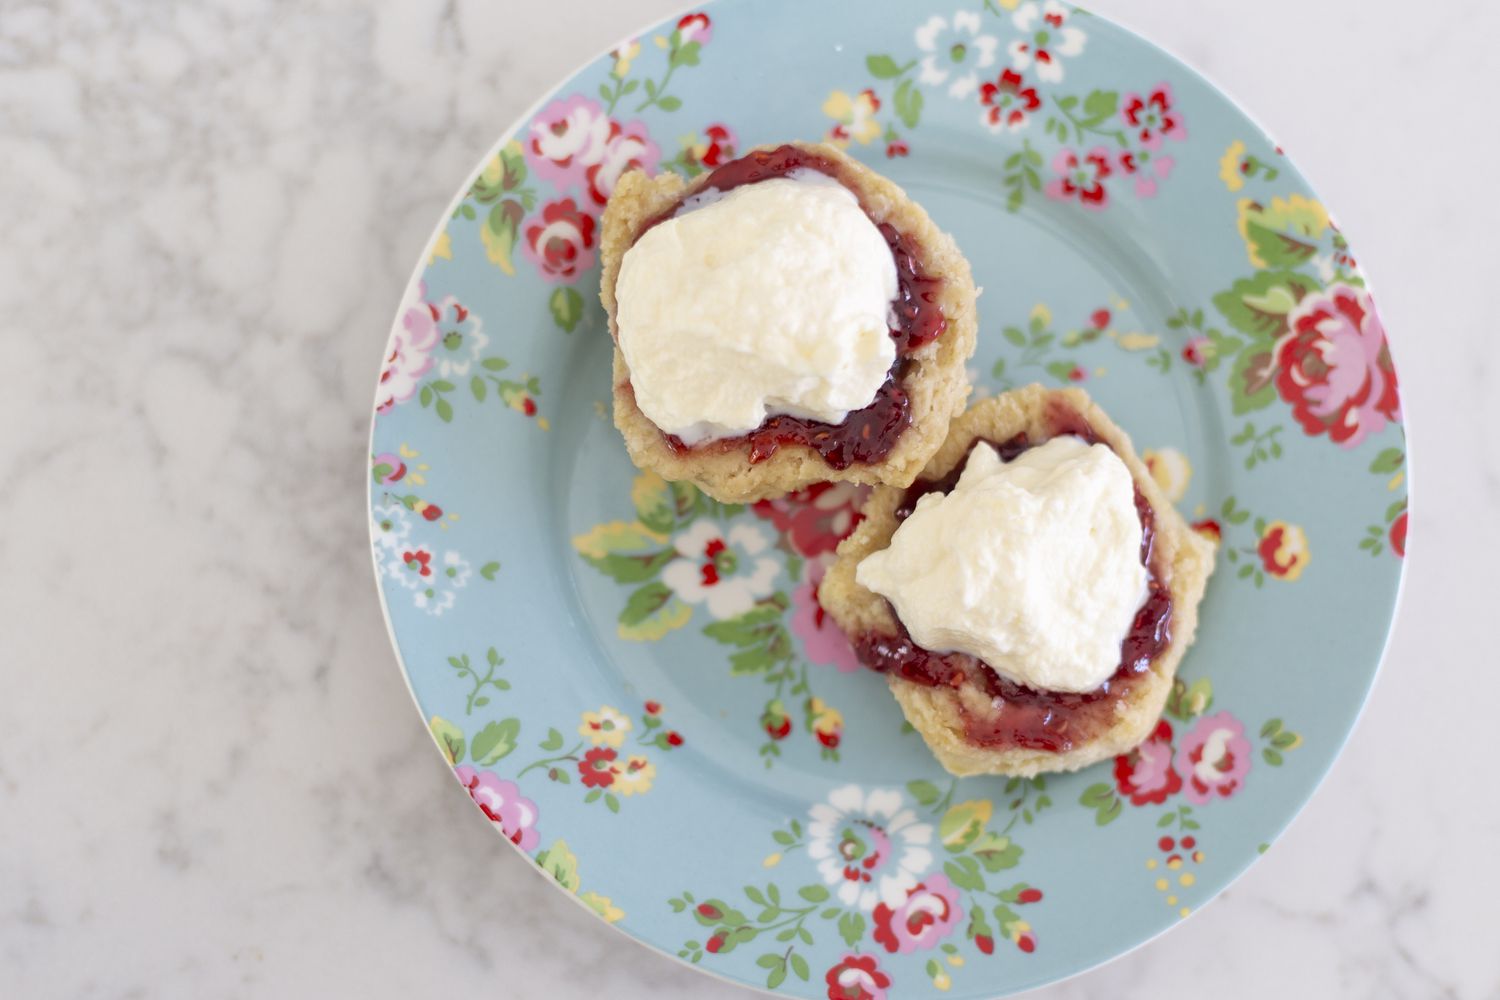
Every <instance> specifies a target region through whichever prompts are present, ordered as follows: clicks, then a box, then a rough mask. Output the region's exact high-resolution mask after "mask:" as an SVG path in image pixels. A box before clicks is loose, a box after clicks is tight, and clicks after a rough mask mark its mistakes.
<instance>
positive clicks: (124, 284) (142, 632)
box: [0, 0, 1500, 1000]
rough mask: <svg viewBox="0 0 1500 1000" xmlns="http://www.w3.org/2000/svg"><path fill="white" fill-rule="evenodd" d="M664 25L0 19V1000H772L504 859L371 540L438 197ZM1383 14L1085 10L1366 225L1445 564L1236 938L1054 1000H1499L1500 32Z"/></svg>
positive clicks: (1446, 12) (1448, 17)
mask: <svg viewBox="0 0 1500 1000" xmlns="http://www.w3.org/2000/svg"><path fill="white" fill-rule="evenodd" d="M678 6H679V3H678V0H613V2H608V3H605V2H599V0H554V2H552V3H548V4H522V3H509V4H503V5H502V4H486V3H479V2H475V0H448V2H446V3H442V4H438V3H413V2H405V0H382V2H378V3H364V2H360V0H313V2H308V3H303V4H297V5H295V6H293V7H291V8H284V7H279V6H275V5H273V4H271V3H269V2H262V0H203V2H197V3H191V4H179V5H175V9H173V7H172V5H164V4H156V5H127V4H123V3H118V2H103V3H99V2H89V0H77V2H74V0H48V2H44V3H36V4H32V5H27V4H26V3H25V2H24V0H8V2H6V3H5V4H3V5H0V149H3V155H0V232H3V233H4V234H5V238H4V250H3V251H0V253H3V256H4V261H5V266H3V267H0V314H3V315H4V316H5V317H6V322H5V327H4V334H3V338H0V358H3V359H4V367H5V371H6V372H8V373H9V374H8V376H7V378H8V379H9V382H8V384H7V386H6V389H5V391H4V392H0V427H3V428H4V433H3V435H0V468H3V470H4V475H3V476H0V519H3V522H4V524H5V525H6V528H5V530H4V531H3V532H0V622H3V625H0V677H3V678H4V688H3V697H0V995H4V996H7V997H146V996H150V997H176V996H181V997H193V998H202V997H216V998H239V997H303V996H317V995H329V996H360V997H364V998H370V1000H374V998H384V997H406V996H416V995H430V994H433V993H441V994H442V995H446V996H458V995H495V996H501V995H503V996H524V997H548V998H567V997H580V998H582V997H597V996H606V995H607V996H614V997H622V998H633V997H646V996H651V997H720V996H722V997H745V996H749V995H750V994H748V993H746V992H745V991H743V990H739V989H737V988H733V987H730V986H727V985H724V984H722V983H719V982H715V981H713V980H710V979H707V978H704V977H702V976H699V975H697V974H694V973H692V972H690V971H688V970H686V969H684V968H682V967H680V966H678V965H676V964H674V963H673V962H671V961H669V960H667V959H665V958H662V957H659V956H657V955H654V954H652V953H650V952H648V951H646V950H645V949H642V948H640V947H638V946H636V945H634V944H633V943H631V942H630V941H629V940H627V939H626V938H625V937H623V936H621V935H619V934H616V933H614V932H613V931H610V930H608V929H606V928H605V927H604V926H603V925H601V924H599V923H598V922H596V921H595V920H594V919H593V918H592V917H590V916H588V915H587V914H586V913H585V912H584V911H583V910H582V909H581V908H580V907H577V906H575V905H574V904H573V903H571V902H569V901H568V900H566V899H565V898H564V897H563V896H562V895H561V894H559V893H557V892H555V891H553V890H552V889H551V888H550V887H549V886H548V885H547V884H546V882H545V881H544V880H543V879H542V878H539V877H538V876H537V875H536V874H535V873H534V872H533V871H532V870H530V866H529V865H527V864H526V863H525V862H524V861H523V860H522V859H521V858H520V857H518V856H516V855H514V854H512V853H511V852H510V851H508V850H502V849H500V847H499V846H498V842H497V841H496V840H495V839H494V835H493V834H492V833H491V832H490V831H489V830H488V829H486V828H485V825H484V824H482V823H480V822H476V821H474V816H473V814H472V811H471V806H470V805H469V804H468V803H467V802H466V801H464V799H463V797H462V796H459V795H455V794H453V789H452V787H451V785H450V784H449V782H448V780H447V778H446V776H445V775H444V771H443V764H442V761H441V760H440V759H439V757H438V755H437V754H434V753H432V752H431V750H430V748H429V747H428V746H427V745H426V743H427V740H428V737H427V735H426V733H425V732H424V731H423V729H422V727H421V725H420V724H419V722H418V720H417V718H416V716H415V715H414V713H413V712H412V710H411V703H410V700H409V698H408V696H407V692H406V688H405V686H404V685H403V684H402V683H401V680H400V677H399V675H398V673H397V671H396V667H395V664H394V661H393V657H392V654H391V651H390V649H389V647H388V645H387V640H386V633H385V628H384V625H383V624H382V621H381V616H380V610H379V607H378V605H377V601H376V597H375V591H374V587H373V586H372V583H371V579H370V569H369V558H368V555H367V551H366V550H367V542H366V538H365V533H366V529H365V522H364V517H363V513H362V511H363V503H364V496H365V479H366V477H367V473H366V468H365V458H364V451H365V441H366V435H367V433H368V425H369V415H368V408H369V400H370V391H371V388H370V387H371V379H372V377H373V374H374V370H375V355H374V353H373V352H374V351H376V350H378V344H379V342H380V340H381V338H383V337H384V333H385V330H386V329H387V326H388V324H389V321H390V317H391V315H392V311H393V309H394V306H395V304H396V299H397V297H398V295H399V293H400V290H401V288H402V286H403V284H404V282H405V280H406V277H407V275H408V273H409V271H410V268H411V266H412V263H413V261H414V260H415V259H416V257H417V255H418V253H419V251H420V250H421V248H422V245H423V242H424V241H425V239H426V238H427V235H428V233H429V231H430V229H431V226H432V224H433V220H434V219H435V218H436V217H437V216H438V214H439V213H440V212H441V211H442V210H443V207H444V205H445V204H446V203H447V201H448V198H449V196H450V194H451V192H452V189H453V187H454V186H455V184H456V183H457V182H458V181H459V179H460V178H462V177H463V176H464V174H465V172H466V171H468V170H469V169H470V167H471V166H472V165H473V163H474V162H475V161H476V159H477V157H478V156H479V155H480V153H481V152H482V151H483V150H484V149H486V148H487V147H488V146H489V144H490V143H491V142H492V141H493V139H494V138H495V136H497V135H498V134H499V133H500V132H501V131H502V130H503V129H504V127H505V126H506V125H507V124H508V123H509V122H510V121H511V119H512V118H514V117H515V116H517V115H518V114H519V113H520V112H521V111H522V110H523V109H524V108H526V107H527V106H528V105H529V104H530V103H531V102H532V101H533V100H534V99H535V98H536V97H537V96H538V95H539V94H540V93H542V92H543V91H544V90H545V89H546V88H548V87H549V86H550V85H551V84H553V83H554V82H555V81H556V80H558V79H560V78H561V77H562V76H563V75H565V74H566V73H568V72H570V71H571V70H572V69H573V68H574V67H575V66H577V65H578V64H580V63H581V62H583V61H584V60H585V59H586V58H588V57H590V56H592V55H593V54H594V53H596V52H598V51H601V50H603V49H604V48H607V47H608V46H609V45H610V44H611V43H612V42H613V41H615V40H616V39H617V38H618V37H620V36H623V35H624V34H626V33H627V32H628V31H629V30H630V29H632V28H635V27H638V26H639V25H640V24H641V23H644V22H646V21H648V20H650V19H654V18H657V17H660V16H663V15H665V14H667V13H670V12H672V11H673V10H674V9H675V8H677V7H678ZM1388 7H1389V9H1388V10H1386V12H1384V13H1377V12H1376V9H1375V7H1374V6H1372V5H1371V4H1369V3H1365V2H1360V0H1328V2H1323V3H1317V4H1307V3H1301V2H1298V0H1263V2H1261V3H1257V4H1254V5H1237V6H1235V7H1234V9H1233V10H1231V8H1230V6H1229V5H1225V6H1223V7H1222V8H1217V9H1215V10H1214V11H1213V13H1212V14H1210V13H1208V11H1209V8H1207V7H1205V6H1204V5H1203V4H1199V3H1191V2H1189V0H1171V2H1167V3H1162V2H1151V3H1147V2H1146V0H1099V2H1098V4H1097V9H1098V10H1099V11H1100V12H1101V13H1105V14H1109V15H1112V16H1115V17H1117V18H1119V19H1121V20H1123V21H1124V22H1125V23H1127V24H1130V25H1132V26H1135V27H1137V28H1139V29H1140V30H1142V31H1143V32H1145V33H1146V34H1148V35H1149V36H1151V37H1153V38H1155V39H1157V40H1159V41H1161V42H1162V43H1164V44H1165V45H1167V46H1168V47H1170V48H1172V49H1174V50H1175V51H1177V52H1178V53H1180V54H1181V55H1182V56H1184V57H1185V58H1186V59H1188V60H1189V61H1190V62H1192V63H1193V64H1195V65H1196V66H1197V67H1199V68H1200V69H1202V70H1204V71H1205V72H1207V73H1208V74H1209V75H1210V76H1212V77H1213V78H1215V79H1216V80H1218V81H1219V82H1220V83H1221V84H1222V85H1224V86H1225V87H1226V89H1228V90H1229V92H1230V93H1232V94H1234V95H1236V96H1237V97H1238V98H1240V99H1241V100H1242V101H1243V102H1244V103H1245V104H1246V105H1247V106H1248V107H1249V108H1251V109H1252V110H1253V112H1254V113H1255V114H1257V115H1258V116H1260V117H1261V118H1262V119H1263V120H1264V121H1266V122H1269V123H1271V124H1272V126H1273V127H1274V128H1275V130H1276V134H1277V136H1278V138H1279V140H1280V141H1281V142H1282V143H1283V144H1284V145H1285V146H1286V147H1287V148H1288V149H1289V150H1291V151H1292V152H1293V154H1294V155H1295V156H1296V157H1297V160H1298V162H1299V163H1300V164H1301V165H1302V167H1303V168H1304V169H1305V171H1306V172H1307V173H1308V174H1309V175H1310V176H1311V177H1312V178H1313V181H1314V183H1315V184H1316V185H1317V186H1318V189H1319V190H1320V192H1322V193H1323V194H1324V195H1325V197H1326V198H1327V199H1328V201H1329V202H1331V203H1332V204H1333V205H1334V206H1335V207H1336V209H1337V210H1338V213H1339V218H1340V221H1341V222H1342V223H1343V224H1344V227H1345V229H1346V231H1347V232H1348V233H1349V235H1350V237H1351V239H1352V241H1353V244H1354V246H1356V247H1358V248H1359V252H1360V260H1361V263H1363V264H1364V265H1365V266H1366V267H1367V268H1368V269H1369V271H1370V272H1371V273H1372V274H1373V275H1374V276H1375V280H1376V282H1377V289H1378V292H1379V294H1380V296H1381V304H1382V306H1383V312H1384V314H1385V318H1386V323H1387V326H1388V328H1389V329H1390V330H1391V331H1392V336H1393V339H1394V341H1395V347H1396V352H1397V358H1398V362H1399V364H1400V368H1401V373H1402V376H1403V379H1404V390H1405V402H1406V407H1407V412H1408V416H1409V420H1410V426H1411V427H1412V429H1413V435H1414V438H1415V441H1416V443H1415V445H1414V454H1415V456H1416V457H1415V464H1416V469H1415V480H1416V482H1417V487H1416V495H1415V496H1416V503H1415V506H1414V508H1413V515H1412V516H1413V519H1414V522H1415V523H1414V525H1413V527H1412V529H1411V531H1412V536H1413V539H1414V541H1413V544H1412V547H1413V557H1412V558H1411V561H1410V567H1409V575H1408V577H1407V589H1406V594H1405V599H1404V607H1403V609H1402V613H1401V618H1400V623H1399V625H1398V627H1397V628H1396V632H1395V638H1394V641H1393V645H1392V647H1391V651H1390V655H1389V658H1388V662H1387V664H1386V668H1385V672H1384V675H1383V676H1382V678H1381V680H1380V683H1379V685H1378V686H1377V688H1376V690H1375V694H1374V696H1373V699H1372V701H1371V702H1370V705H1369V707H1368V710H1367V712H1366V716H1365V718H1364V721H1363V723H1362V724H1361V726H1360V728H1359V730H1358V731H1357V732H1356V733H1355V735H1354V737H1353V739H1352V741H1351V742H1350V744H1349V747H1348V751H1347V753H1346V754H1345V755H1344V757H1343V759H1342V760H1341V762H1340V763H1339V764H1338V766H1337V767H1336V768H1335V769H1334V771H1333V772H1332V774H1331V776H1330V777H1329V778H1328V780H1327V782H1326V784H1325V786H1324V787H1323V789H1322V791H1321V793H1320V794H1319V795H1318V796H1317V797H1316V799H1315V800H1314V801H1313V802H1312V803H1311V804H1310V805H1309V806H1308V807H1307V809H1306V811H1305V813H1304V814H1303V816H1302V817H1301V819H1299V820H1298V822H1297V823H1296V824H1295V825H1294V826H1293V827H1292V829H1291V830H1290V831H1289V832H1288V833H1287V834H1286V836H1285V837H1284V838H1283V839H1282V840H1281V841H1280V842H1279V843H1278V844H1277V845H1276V846H1275V847H1274V848H1273V849H1272V850H1271V851H1270V853H1269V854H1268V855H1267V856H1266V857H1265V858H1264V859H1263V860H1262V861H1261V863H1260V864H1258V865H1257V866H1256V867H1255V868H1254V870H1253V871H1252V872H1250V874H1248V875H1247V876H1246V877H1245V878H1244V879H1242V880H1241V881H1240V882H1239V883H1237V884H1236V885H1235V886H1234V887H1233V888H1232V889H1231V890H1230V891H1228V892H1227V893H1225V894H1224V895H1223V896H1222V897H1221V898H1220V899H1219V900H1218V901H1217V902H1215V903H1214V904H1212V905H1211V906H1209V907H1207V908H1206V909H1205V911H1204V912H1203V913H1201V914H1200V915H1196V916H1194V917H1193V918H1192V919H1191V920H1189V921H1187V922H1186V923H1185V924H1184V925H1183V926H1181V927H1180V928H1178V929H1177V930H1175V931H1174V932H1173V933H1171V934H1170V935H1168V936H1167V937H1165V938H1163V939H1161V940H1159V941H1157V942H1155V943H1153V944H1151V945H1149V946H1148V947H1145V948H1143V949H1141V950H1140V951H1138V952H1136V953H1134V954H1132V955H1130V956H1128V957H1125V958H1123V959H1121V960H1119V961H1116V962H1114V963H1113V964H1111V965H1109V966H1107V967H1105V968H1102V969H1099V970H1096V971H1093V972H1090V973H1088V974H1086V975H1083V976H1081V977H1079V978H1077V979H1075V980H1073V981H1071V982H1069V983H1066V984H1063V985H1060V986H1057V987H1053V988H1050V989H1047V990H1043V991H1040V992H1039V993H1036V994H1034V996H1036V997H1039V998H1045V1000H1082V998H1111V1000H1116V998H1118V1000H1135V998H1140V1000H1145V998H1151V1000H1162V998H1175V997H1212V996H1225V997H1250V996H1271V995H1277V996H1284V995H1291V996H1308V997H1314V996H1316V997H1358V998H1367V997H1388V996H1389V997H1424V998H1426V997H1464V998H1495V997H1500V949H1497V948H1495V947H1494V945H1493V940H1492V939H1493V936H1494V931H1493V927H1494V921H1493V917H1492V916H1487V914H1492V912H1493V911H1492V906H1493V900H1494V895H1495V890H1496V888H1497V887H1500V872H1497V857H1496V855H1497V852H1496V850H1495V847H1496V845H1497V843H1500V797H1497V796H1496V795H1495V781H1494V777H1493V772H1492V771H1490V770H1489V764H1490V761H1492V760H1493V759H1494V757H1495V756H1496V751H1497V750H1500V745H1497V739H1496V732H1497V727H1496V726H1495V725H1494V707H1493V706H1494V705H1495V704H1496V701H1497V698H1500V684H1497V680H1496V677H1497V674H1496V672H1495V670H1494V664H1495V662H1496V655H1495V652H1494V648H1493V642H1492V639H1491V637H1490V634H1489V633H1488V631H1487V629H1488V626H1489V625H1490V624H1492V623H1493V621H1494V618H1495V615H1496V603H1495V602H1496V598H1497V595H1500V584H1497V582H1496V581H1497V577H1496V569H1495V567H1496V565H1497V562H1500V516H1497V515H1500V435H1497V434H1495V433H1494V428H1495V427H1496V426H1497V425H1500V391H1497V388H1496V386H1497V382H1496V380H1497V379H1500V337H1497V336H1496V335H1495V333H1494V330H1493V326H1494V315H1495V310H1494V309H1493V308H1491V304H1490V303H1489V301H1488V293H1487V292H1486V291H1485V289H1487V288H1488V287H1489V282H1490V281H1492V280H1494V278H1493V276H1490V277H1486V275H1487V274H1488V272H1489V270H1490V269H1491V268H1492V267H1493V266H1494V264H1495V261H1496V254H1495V252H1494V248H1493V244H1492V243H1491V242H1490V241H1491V240H1492V239H1493V238H1494V234H1495V233H1496V231H1497V230H1500V212H1497V208H1496V205H1497V200H1496V196H1495V194H1494V190H1493V184H1492V182H1491V174H1493V172H1494V168H1495V164H1496V162H1497V160H1500V140H1497V137H1500V130H1497V129H1496V127H1495V126H1494V125H1493V124H1491V123H1490V122H1489V121H1488V114H1489V111H1490V107H1491V98H1490V95H1489V89H1491V88H1488V87H1485V88H1484V92H1483V93H1481V86H1482V81H1481V76H1482V75H1483V74H1484V71H1485V70H1486V68H1489V67H1492V66H1493V63H1494V58H1495V57H1494V55H1493V53H1492V51H1491V47H1492V43H1493V41H1494V39H1496V38H1500V8H1497V7H1496V6H1495V5H1492V4H1480V3H1477V2H1469V3H1457V2H1455V3H1450V4H1443V5H1433V6H1430V7H1421V6H1418V5H1401V6H1399V7H1398V6H1397V5H1394V4H1391V5H1388ZM1486 247H1489V248H1490V249H1485V248H1486ZM22 375H25V376H26V377H25V378H22V377H21V376H22ZM1293 970H1295V973H1294V971H1293ZM528 984H529V985H528ZM540 984H546V985H540Z"/></svg>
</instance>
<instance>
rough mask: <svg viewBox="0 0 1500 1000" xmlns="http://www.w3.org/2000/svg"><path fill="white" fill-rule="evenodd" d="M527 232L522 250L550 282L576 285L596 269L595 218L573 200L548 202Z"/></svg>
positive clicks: (535, 216) (527, 223)
mask: <svg viewBox="0 0 1500 1000" xmlns="http://www.w3.org/2000/svg"><path fill="white" fill-rule="evenodd" d="M524 229H525V239H523V240H522V241H521V247H522V249H523V250H524V251H525V253H526V256H527V257H529V258H530V259H531V261H532V262H533V263H534V264H536V267H537V270H538V271H540V272H541V274H542V277H543V278H546V279H547V280H548V281H555V282H571V281H576V280H578V276H579V274H581V273H582V272H583V271H586V270H588V269H589V268H591V267H593V266H594V229H595V222H594V217H593V216H592V215H589V214H588V213H587V212H585V211H583V210H582V209H581V208H579V207H578V203H577V202H575V201H574V200H573V199H572V198H563V199H561V200H559V201H550V202H548V203H547V204H546V205H544V206H542V210H541V212H539V213H538V214H536V215H533V216H532V217H531V218H529V219H527V220H526V222H525V223H524Z"/></svg>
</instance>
